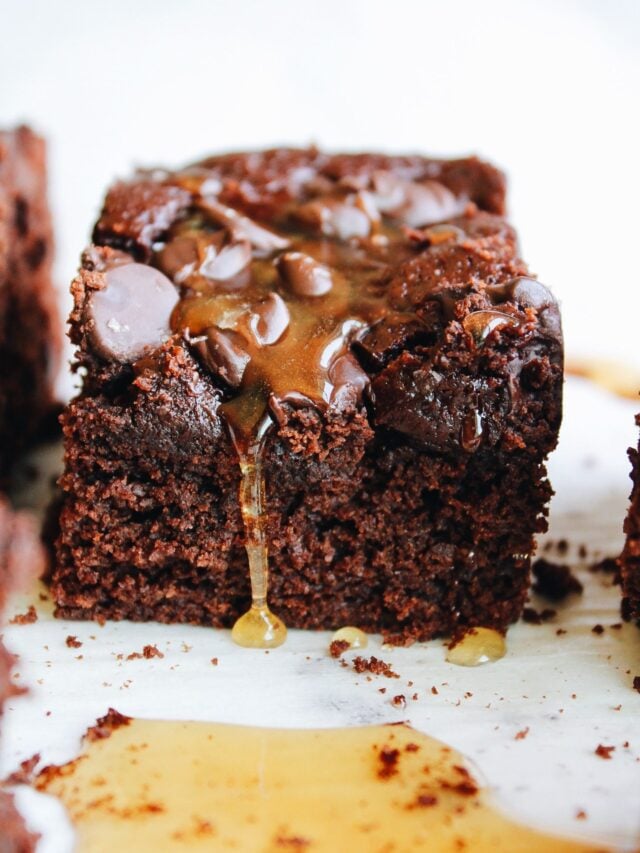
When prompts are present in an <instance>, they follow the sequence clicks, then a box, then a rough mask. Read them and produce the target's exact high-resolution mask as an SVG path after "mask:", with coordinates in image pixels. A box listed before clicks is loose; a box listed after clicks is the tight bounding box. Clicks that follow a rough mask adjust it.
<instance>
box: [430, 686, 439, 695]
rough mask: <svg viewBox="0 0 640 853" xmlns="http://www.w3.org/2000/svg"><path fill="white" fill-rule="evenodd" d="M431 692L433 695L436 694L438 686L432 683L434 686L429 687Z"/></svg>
mask: <svg viewBox="0 0 640 853" xmlns="http://www.w3.org/2000/svg"><path fill="white" fill-rule="evenodd" d="M431 692H432V693H433V695H434V696H437V695H438V688H437V687H436V686H435V685H434V686H433V687H432V688H431Z"/></svg>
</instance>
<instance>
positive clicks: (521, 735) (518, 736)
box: [513, 726, 529, 740]
mask: <svg viewBox="0 0 640 853" xmlns="http://www.w3.org/2000/svg"><path fill="white" fill-rule="evenodd" d="M528 734H529V726H525V727H524V728H523V729H520V731H519V732H516V733H515V735H514V736H513V739H514V740H524V739H525V738H526V736H527V735H528Z"/></svg>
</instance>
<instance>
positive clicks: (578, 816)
mask: <svg viewBox="0 0 640 853" xmlns="http://www.w3.org/2000/svg"><path fill="white" fill-rule="evenodd" d="M586 819H587V813H586V811H585V810H584V809H578V811H577V812H576V820H586Z"/></svg>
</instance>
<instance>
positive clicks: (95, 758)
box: [35, 718, 596, 853]
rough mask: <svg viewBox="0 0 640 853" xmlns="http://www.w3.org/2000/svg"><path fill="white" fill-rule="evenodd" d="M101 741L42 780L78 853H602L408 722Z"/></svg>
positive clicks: (157, 724) (205, 730)
mask: <svg viewBox="0 0 640 853" xmlns="http://www.w3.org/2000/svg"><path fill="white" fill-rule="evenodd" d="M123 719H124V720H125V721H127V720H128V718H123ZM102 734H103V736H102V737H95V736H94V737H93V738H92V739H87V740H86V741H85V744H84V747H83V749H82V752H81V754H80V756H79V757H78V758H77V759H75V760H74V761H71V762H70V763H68V764H66V765H63V766H61V767H49V768H45V770H43V771H42V772H41V773H40V775H39V776H38V777H37V779H36V783H35V784H36V787H37V788H38V789H39V790H41V791H44V792H46V793H48V794H53V795H54V796H56V797H59V798H60V799H61V800H62V802H63V804H64V805H65V806H66V808H67V810H68V813H69V815H70V818H71V820H72V822H73V825H74V827H75V830H76V833H77V845H76V849H77V850H78V851H79V853H84V852H85V851H87V852H88V853H101V851H104V853H107V851H109V853H111V851H114V850H135V851H159V850H163V851H164V850H236V851H251V853H254V851H265V853H266V851H291V850H293V851H332V853H333V851H342V850H344V851H367V853H368V852H369V851H379V853H382V851H387V853H391V851H394V853H401V851H415V850H429V851H432V853H441V851H460V850H473V851H476V853H482V851H492V853H500V851H504V853H524V851H531V853H534V851H536V853H538V851H542V850H553V851H557V853H564V852H565V851H567V853H568V851H589V850H596V848H595V847H591V846H589V845H588V844H586V843H580V842H578V841H571V840H565V839H561V838H555V837H551V836H547V835H545V834H544V833H541V832H538V831H536V830H533V829H530V828H527V827H524V826H521V825H519V824H518V823H516V822H514V821H512V820H510V819H508V818H507V817H506V816H504V815H503V814H501V813H500V812H499V811H498V810H497V809H496V807H495V806H494V805H493V804H492V802H491V798H490V797H489V795H488V792H487V791H486V789H483V788H482V787H480V786H479V784H478V782H477V781H476V779H475V778H474V776H473V775H472V774H471V772H470V771H469V769H468V767H467V766H466V763H465V760H464V758H463V756H462V755H460V754H459V753H457V752H456V751H455V750H453V749H451V748H450V747H448V746H446V745H445V744H443V743H441V742H440V741H437V740H434V739H432V738H430V737H427V736H426V735H423V734H420V733H419V732H416V731H414V730H413V729H411V728H410V727H408V726H405V725H386V726H370V727H364V728H347V729H326V730H284V729H264V728H250V727H243V726H231V725H220V724H215V723H195V722H165V721H155V720H130V721H128V722H125V723H124V724H123V725H120V726H119V727H117V728H115V730H113V731H112V733H111V734H110V736H107V737H104V734H105V732H104V731H103V733H102Z"/></svg>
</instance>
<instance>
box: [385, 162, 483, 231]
mask: <svg viewBox="0 0 640 853" xmlns="http://www.w3.org/2000/svg"><path fill="white" fill-rule="evenodd" d="M373 186H374V190H375V194H374V198H375V203H376V205H377V207H378V209H379V210H381V211H383V212H384V213H387V214H388V215H389V216H391V217H393V218H394V219H399V220H400V221H401V222H403V223H404V224H405V225H408V226H409V227H410V228H420V227H422V226H425V225H433V224H434V223H436V222H444V221H445V220H447V219H454V218H455V217H456V216H461V215H462V214H463V213H464V211H465V209H466V207H467V204H468V199H467V198H465V197H463V196H456V195H454V194H453V193H452V192H451V190H450V189H449V188H448V187H445V186H444V184H441V183H439V182H438V181H422V182H420V183H417V182H415V181H407V180H405V179H403V178H399V177H398V176H396V175H393V174H391V173H389V172H376V173H375V175H374V176H373Z"/></svg>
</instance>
